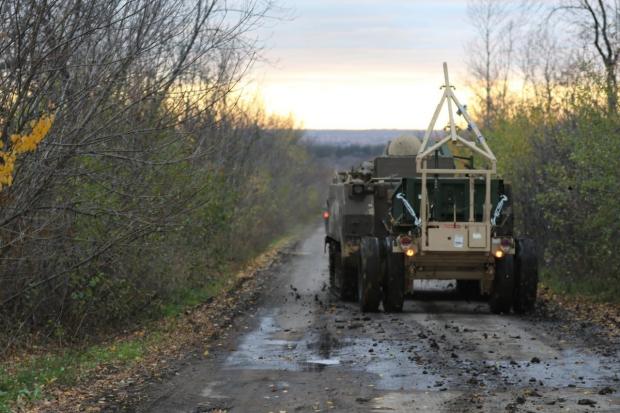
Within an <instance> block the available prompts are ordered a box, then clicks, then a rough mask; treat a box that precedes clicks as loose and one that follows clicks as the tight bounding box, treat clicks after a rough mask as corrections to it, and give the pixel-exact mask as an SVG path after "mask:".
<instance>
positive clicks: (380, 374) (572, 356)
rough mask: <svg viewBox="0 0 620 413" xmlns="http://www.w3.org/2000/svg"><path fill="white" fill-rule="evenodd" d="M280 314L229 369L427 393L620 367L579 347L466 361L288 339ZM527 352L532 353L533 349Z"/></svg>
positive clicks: (363, 342)
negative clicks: (353, 375) (354, 379)
mask: <svg viewBox="0 0 620 413" xmlns="http://www.w3.org/2000/svg"><path fill="white" fill-rule="evenodd" d="M276 316H277V314H276V313H275V312H272V313H270V314H267V315H265V316H263V317H261V318H260V324H259V326H258V328H256V329H255V330H254V331H252V332H250V333H248V334H246V335H245V336H244V337H243V338H242V340H241V343H240V344H239V346H238V347H237V350H236V351H235V352H233V353H231V354H230V355H229V356H228V358H227V359H226V362H225V365H226V366H227V367H228V368H240V369H241V368H242V369H254V370H285V371H307V372H321V371H323V370H325V369H326V368H347V369H350V370H353V371H358V372H360V373H370V374H373V375H375V376H376V377H377V380H376V381H375V383H374V385H375V386H376V387H377V388H379V389H382V390H401V389H408V390H423V391H446V390H447V389H456V390H458V389H463V388H470V389H471V388H472V387H476V386H480V387H485V388H487V389H492V388H497V387H505V386H530V385H532V386H538V385H540V383H541V382H542V383H543V385H544V386H545V387H547V386H549V387H567V386H570V387H573V386H574V387H580V388H593V387H599V386H604V385H608V384H609V383H610V382H613V381H617V380H618V376H617V374H618V373H617V372H618V371H620V363H619V362H618V359H617V358H612V357H603V356H598V355H595V354H591V353H589V352H587V351H578V350H574V349H571V350H560V351H556V350H553V351H552V352H550V351H546V352H545V351H542V350H541V352H540V354H539V357H540V358H541V360H534V359H532V360H511V359H510V358H507V357H504V358H502V357H501V354H514V355H516V354H521V355H524V354H525V353H524V352H523V351H519V349H515V351H511V350H509V351H502V352H501V353H500V352H499V351H497V352H496V353H495V357H496V358H495V359H488V358H481V359H475V358H473V359H467V356H466V355H461V357H459V356H454V355H452V356H451V355H450V354H445V353H442V352H437V351H431V350H429V349H428V348H426V344H425V343H421V342H414V341H415V340H414V341H412V340H394V339H391V340H373V339H371V338H353V337H350V338H343V339H337V338H336V337H333V336H332V335H331V334H330V332H329V330H328V329H322V330H318V331H317V330H312V329H308V330H307V331H306V332H305V333H304V334H303V336H301V338H299V335H297V334H296V335H291V337H295V339H293V338H291V339H288V340H287V339H286V337H287V335H286V334H283V330H282V329H281V328H280V326H279V325H278V322H277V317H276ZM274 337H277V339H276V338H274ZM406 349H409V351H408V350H406ZM412 349H413V351H411V350H412ZM521 350H523V349H521ZM528 352H529V353H530V354H532V350H531V349H530V350H528ZM485 353H486V352H483V353H482V354H485ZM478 354H480V353H478ZM472 356H475V355H474V354H473V353H472Z"/></svg>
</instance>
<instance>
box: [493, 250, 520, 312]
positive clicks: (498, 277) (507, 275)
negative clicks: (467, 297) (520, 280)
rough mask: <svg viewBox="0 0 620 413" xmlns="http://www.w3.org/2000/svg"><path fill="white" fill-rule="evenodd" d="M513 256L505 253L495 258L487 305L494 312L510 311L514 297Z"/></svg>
mask: <svg viewBox="0 0 620 413" xmlns="http://www.w3.org/2000/svg"><path fill="white" fill-rule="evenodd" d="M514 281H515V277H514V258H513V256H512V255H506V256H504V258H501V259H496V260H495V278H494V279H493V288H492V290H491V296H490V297H489V307H490V308H491V312H492V313H494V314H500V313H506V314H508V313H510V308H511V307H512V300H513V297H514V285H515V282H514Z"/></svg>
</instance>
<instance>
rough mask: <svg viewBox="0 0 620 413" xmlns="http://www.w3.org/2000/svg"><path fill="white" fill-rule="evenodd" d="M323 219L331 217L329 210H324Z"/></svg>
mask: <svg viewBox="0 0 620 413" xmlns="http://www.w3.org/2000/svg"><path fill="white" fill-rule="evenodd" d="M323 219H329V212H327V211H325V212H323Z"/></svg>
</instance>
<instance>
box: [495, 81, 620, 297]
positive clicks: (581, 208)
mask: <svg viewBox="0 0 620 413" xmlns="http://www.w3.org/2000/svg"><path fill="white" fill-rule="evenodd" d="M587 96H588V95H587V93H585V92H583V91H579V93H578V94H577V97H576V98H575V99H573V100H571V101H566V102H561V103H558V106H557V107H555V108H554V109H553V110H550V109H549V108H545V107H544V105H537V104H536V102H535V101H533V100H526V101H524V102H521V103H519V104H515V105H514V107H513V108H512V110H511V111H510V112H509V113H508V114H507V115H506V116H505V117H504V118H503V119H502V120H501V121H497V122H495V124H494V125H493V128H492V130H491V132H490V133H489V135H490V141H491V145H492V146H493V148H494V150H495V151H496V153H497V156H498V160H499V168H500V171H501V172H502V173H503V174H504V176H505V178H507V179H508V180H509V181H511V182H512V183H513V194H514V202H515V213H516V217H517V221H516V222H517V225H518V230H519V232H520V233H522V234H527V235H530V236H533V237H534V238H535V239H536V240H537V241H538V243H539V246H540V249H541V257H542V258H543V260H542V261H541V262H542V263H543V264H544V266H545V267H546V271H547V278H548V280H549V282H550V285H552V286H553V287H555V288H556V289H558V290H561V291H564V292H575V291H579V290H581V291H582V292H583V293H586V294H589V295H592V296H598V297H604V298H605V299H612V298H613V297H615V296H618V294H620V256H619V255H618V254H616V250H617V243H618V237H619V236H620V219H619V215H618V205H617V200H618V199H620V179H619V178H620V172H619V171H620V140H619V138H618V131H619V130H620V119H619V118H618V117H617V116H615V115H614V116H608V115H607V113H606V112H605V111H604V110H602V109H601V107H600V105H599V104H598V103H597V101H596V99H592V98H590V99H588V98H587Z"/></svg>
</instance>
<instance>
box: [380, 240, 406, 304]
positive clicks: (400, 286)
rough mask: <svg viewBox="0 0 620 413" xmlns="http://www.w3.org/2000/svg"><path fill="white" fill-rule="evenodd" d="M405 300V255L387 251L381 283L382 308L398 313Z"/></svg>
mask: <svg viewBox="0 0 620 413" xmlns="http://www.w3.org/2000/svg"><path fill="white" fill-rule="evenodd" d="M404 302H405V255H404V254H395V253H393V252H391V251H389V250H388V251H387V252H386V254H385V281H384V283H383V309H384V310H385V311H386V312H388V313H400V312H401V311H403V304H404Z"/></svg>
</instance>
